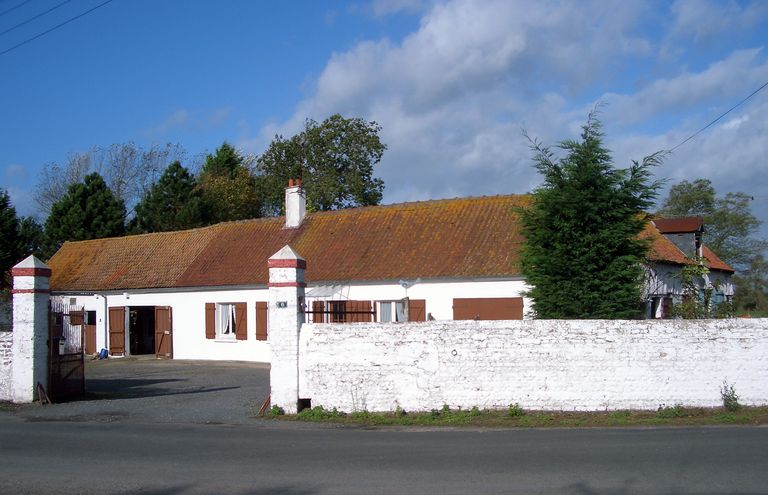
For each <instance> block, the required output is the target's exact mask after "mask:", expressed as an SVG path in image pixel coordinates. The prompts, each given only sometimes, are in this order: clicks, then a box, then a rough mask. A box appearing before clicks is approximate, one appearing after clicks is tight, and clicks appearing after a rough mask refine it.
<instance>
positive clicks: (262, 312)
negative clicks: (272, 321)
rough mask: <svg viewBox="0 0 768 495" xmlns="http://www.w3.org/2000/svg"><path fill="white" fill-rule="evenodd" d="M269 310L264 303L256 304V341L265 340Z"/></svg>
mask: <svg viewBox="0 0 768 495" xmlns="http://www.w3.org/2000/svg"><path fill="white" fill-rule="evenodd" d="M268 315H269V308H268V306H267V303H266V302H257V303H256V340H267V335H268V334H267V321H268Z"/></svg>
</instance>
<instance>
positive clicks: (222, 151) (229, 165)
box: [201, 141, 243, 178]
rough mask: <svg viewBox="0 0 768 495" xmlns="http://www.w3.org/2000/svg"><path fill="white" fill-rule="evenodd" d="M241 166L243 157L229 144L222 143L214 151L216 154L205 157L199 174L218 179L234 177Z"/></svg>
mask: <svg viewBox="0 0 768 495" xmlns="http://www.w3.org/2000/svg"><path fill="white" fill-rule="evenodd" d="M242 166H243V157H242V155H240V153H238V151H237V150H236V149H235V148H233V147H232V145H230V144H229V143H227V142H226V141H224V143H222V145H221V146H220V147H219V148H218V149H217V150H216V153H214V154H212V155H211V154H209V155H207V156H206V157H205V163H204V164H203V168H202V170H201V173H202V174H203V175H207V174H210V175H216V176H219V177H230V178H231V177H234V175H235V174H236V173H237V171H238V170H239V169H240V168H241V167H242Z"/></svg>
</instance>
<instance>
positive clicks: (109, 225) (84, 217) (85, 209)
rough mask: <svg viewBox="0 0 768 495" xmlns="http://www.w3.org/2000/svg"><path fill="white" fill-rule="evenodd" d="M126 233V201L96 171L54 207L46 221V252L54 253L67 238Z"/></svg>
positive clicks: (69, 190) (76, 238) (74, 186)
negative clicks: (120, 198)
mask: <svg viewBox="0 0 768 495" xmlns="http://www.w3.org/2000/svg"><path fill="white" fill-rule="evenodd" d="M124 233H125V204H124V203H123V202H122V201H121V200H119V199H117V198H115V195H114V194H113V193H112V191H111V190H110V189H109V188H108V187H107V184H106V183H105V182H104V179H102V177H101V176H100V175H99V174H97V173H93V174H90V175H86V176H85V179H83V182H80V183H77V184H73V185H72V186H70V187H69V189H68V190H67V194H65V195H64V197H63V198H61V200H59V201H58V202H56V203H54V204H53V206H51V213H50V215H49V216H48V219H47V220H46V222H45V236H46V254H48V255H53V253H55V252H56V251H57V250H58V249H59V247H61V245H62V244H63V243H64V241H81V240H87V239H98V238H102V237H113V236H120V235H123V234H124Z"/></svg>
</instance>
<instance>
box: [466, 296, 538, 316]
mask: <svg viewBox="0 0 768 495" xmlns="http://www.w3.org/2000/svg"><path fill="white" fill-rule="evenodd" d="M453 319H454V320H522V319H523V298H522V297H483V298H455V299H454V300H453Z"/></svg>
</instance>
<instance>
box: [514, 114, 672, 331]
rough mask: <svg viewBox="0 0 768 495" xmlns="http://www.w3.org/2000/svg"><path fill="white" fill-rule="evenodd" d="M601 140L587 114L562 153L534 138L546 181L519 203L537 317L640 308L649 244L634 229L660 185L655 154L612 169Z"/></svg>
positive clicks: (620, 314)
mask: <svg viewBox="0 0 768 495" xmlns="http://www.w3.org/2000/svg"><path fill="white" fill-rule="evenodd" d="M602 140H603V134H602V132H601V124H600V122H599V121H598V120H597V119H596V117H595V115H594V113H592V114H590V116H589V119H588V120H587V123H586V124H585V125H584V126H583V132H582V135H581V140H580V141H571V140H569V141H564V142H562V143H560V144H559V145H558V147H559V148H561V149H562V150H564V151H565V153H566V156H565V157H563V158H560V159H555V157H554V154H553V152H552V151H551V150H550V149H549V148H548V147H543V146H542V145H541V144H539V143H538V142H537V141H533V149H534V151H535V153H536V156H535V161H536V168H537V169H538V171H539V173H541V175H542V176H543V177H544V184H543V185H542V186H541V187H540V188H538V189H537V190H536V191H535V192H534V193H533V202H532V204H531V205H530V207H528V208H525V209H523V210H521V215H522V221H523V231H524V235H525V239H526V241H525V244H524V247H523V250H522V254H521V269H522V273H523V275H525V278H526V281H527V282H528V283H529V284H531V286H532V287H533V288H532V289H531V290H530V292H529V296H531V297H532V298H533V304H534V311H535V313H536V316H537V317H539V318H635V317H638V316H639V315H640V303H641V290H642V275H643V263H644V262H645V260H646V253H647V249H648V244H647V243H646V242H644V241H642V240H641V239H639V237H638V235H639V234H640V233H641V232H642V230H643V228H644V226H645V223H646V221H647V217H646V215H645V214H644V213H643V212H644V211H645V209H647V208H648V207H649V206H651V205H652V204H653V199H654V197H655V196H656V191H657V189H658V187H659V183H658V182H651V171H650V169H651V167H652V166H654V165H656V164H658V163H659V161H660V154H658V153H657V154H654V155H651V156H649V157H646V158H645V159H643V161H642V163H638V162H633V164H632V166H631V167H629V168H628V169H616V168H615V167H614V166H613V164H612V161H611V156H610V153H609V151H608V150H607V149H605V148H604V147H603V141H602Z"/></svg>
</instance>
